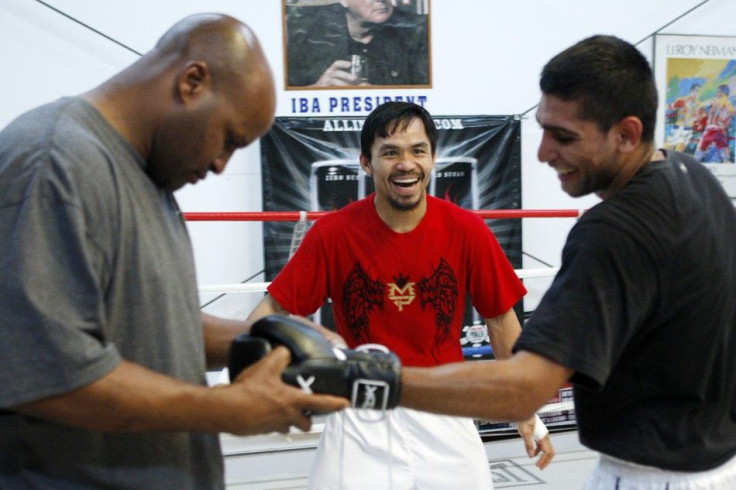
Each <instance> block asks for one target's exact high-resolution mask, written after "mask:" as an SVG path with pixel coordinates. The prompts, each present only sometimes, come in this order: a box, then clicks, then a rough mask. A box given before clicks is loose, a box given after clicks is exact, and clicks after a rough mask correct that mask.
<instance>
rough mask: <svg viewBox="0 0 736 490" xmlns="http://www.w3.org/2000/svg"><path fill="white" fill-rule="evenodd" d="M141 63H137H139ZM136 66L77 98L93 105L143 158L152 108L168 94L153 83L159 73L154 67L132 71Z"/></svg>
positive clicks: (153, 123) (147, 149)
mask: <svg viewBox="0 0 736 490" xmlns="http://www.w3.org/2000/svg"><path fill="white" fill-rule="evenodd" d="M141 61H142V60H139V62H141ZM137 65H138V63H136V64H134V65H132V66H131V67H129V68H128V69H126V70H124V71H122V72H120V73H118V74H117V75H115V76H114V77H112V78H110V79H109V80H107V81H106V82H104V83H103V84H101V85H99V86H98V87H96V88H94V89H92V90H90V91H88V92H85V93H83V94H81V95H80V97H81V98H83V99H85V100H87V101H88V102H89V103H91V104H92V105H94V106H95V107H96V108H97V110H98V111H99V112H100V113H101V114H102V116H103V117H104V118H105V119H106V120H107V122H108V123H109V124H110V125H111V126H112V127H113V128H114V129H115V130H116V131H117V132H118V133H120V135H121V136H122V137H123V139H125V140H126V141H128V143H130V144H131V145H132V146H133V147H134V148H135V149H136V150H138V152H139V153H140V154H141V155H142V156H143V158H147V156H148V154H149V152H150V148H151V135H152V134H153V132H154V128H155V127H156V124H157V123H158V121H157V120H156V117H157V116H155V115H156V114H160V113H161V112H160V111H158V110H157V109H156V108H157V107H160V104H161V103H162V101H166V100H167V98H168V97H170V95H169V94H167V93H164V92H163V91H162V90H163V89H165V87H163V86H162V84H160V83H155V79H156V78H157V77H158V76H159V75H160V73H161V72H160V71H159V70H157V69H156V68H157V67H155V66H145V67H144V68H146V69H136V68H134V67H136V66H137Z"/></svg>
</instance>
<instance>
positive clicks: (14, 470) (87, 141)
mask: <svg viewBox="0 0 736 490" xmlns="http://www.w3.org/2000/svg"><path fill="white" fill-rule="evenodd" d="M145 166H146V162H145V161H144V160H143V159H142V157H141V156H140V154H139V153H138V152H137V151H136V150H135V149H134V148H133V147H132V146H131V145H129V144H128V143H127V142H126V141H125V140H123V139H122V138H121V136H120V135H119V134H118V133H117V132H116V131H115V130H114V129H113V128H112V127H111V126H110V125H109V124H108V123H107V122H106V121H105V119H104V118H103V117H102V116H101V114H99V113H98V112H97V111H96V110H95V108H94V107H93V106H92V105H90V104H89V103H87V102H85V101H83V100H82V99H79V98H64V99H61V100H59V101H56V102H54V103H51V104H48V105H45V106H42V107H39V108H37V109H34V110H32V111H30V112H28V113H26V114H24V115H22V116H20V117H19V118H18V119H16V120H15V121H13V122H12V123H11V124H10V125H9V126H8V127H7V128H5V129H4V130H3V131H2V132H1V133H0V277H2V280H1V281H0V386H1V387H2V389H0V409H7V408H9V407H12V406H15V405H18V404H21V403H25V402H30V401H34V400H38V399H41V398H45V397H49V396H53V395H57V394H62V393H65V392H68V391H70V390H74V389H77V388H80V387H82V386H85V385H87V384H90V383H91V382H93V381H95V380H97V379H99V378H101V377H102V376H104V375H106V374H107V373H109V372H110V371H111V370H112V369H114V368H115V367H116V366H117V364H118V363H119V362H120V360H121V358H124V359H126V360H129V361H132V362H135V363H138V364H141V365H143V366H145V367H147V368H150V369H152V370H154V371H158V372H161V373H164V374H167V375H170V376H173V377H176V378H178V379H181V380H184V381H188V382H191V383H198V384H205V371H206V366H205V357H204V346H203V336H202V323H201V313H200V311H199V306H198V298H197V290H196V278H195V272H194V261H193V256H192V250H191V244H190V241H189V236H188V234H187V230H186V226H185V224H184V221H183V219H182V217H181V215H180V212H179V209H178V207H177V204H176V201H175V200H174V197H173V195H172V194H171V193H168V192H165V191H163V190H161V189H159V188H158V187H156V186H155V185H154V184H153V182H152V181H151V180H150V179H149V178H148V176H147V174H146V173H145ZM223 486H224V483H223V468H222V456H221V452H220V446H219V441H218V436H217V434H191V433H143V434H109V433H101V432H96V431H87V430H81V429H76V428H70V427H64V426H60V425H57V424H54V423H50V422H46V421H41V420H36V419H32V418H29V417H24V416H20V415H15V414H12V413H9V412H1V413H0V488H3V489H7V488H31V487H33V488H74V489H79V488H130V489H141V488H146V489H157V488H166V489H169V488H176V489H185V488H191V489H204V488H223Z"/></svg>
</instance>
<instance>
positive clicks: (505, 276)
mask: <svg viewBox="0 0 736 490" xmlns="http://www.w3.org/2000/svg"><path fill="white" fill-rule="evenodd" d="M473 218H474V219H477V224H476V228H475V230H474V231H473V232H472V233H471V235H470V240H469V243H470V244H471V246H470V252H469V254H468V263H467V264H466V267H467V270H469V271H470V273H469V274H468V277H469V279H468V281H469V282H468V291H469V292H470V297H471V298H472V300H473V306H474V307H475V309H476V310H478V313H480V314H481V315H482V316H483V317H484V318H494V317H497V316H498V315H500V314H502V313H505V312H506V311H508V310H509V309H510V308H513V306H514V305H515V304H516V303H518V302H519V300H521V299H522V298H523V297H524V295H525V294H526V288H525V287H524V284H523V283H522V282H521V280H520V279H519V276H517V275H516V271H514V268H513V266H512V265H511V262H509V260H508V258H507V257H506V254H505V253H504V251H503V249H502V248H501V245H500V244H499V243H498V240H497V239H496V237H495V235H494V234H493V232H492V231H491V230H490V228H488V226H487V225H486V224H485V222H484V221H483V220H482V219H480V218H479V217H477V216H473Z"/></svg>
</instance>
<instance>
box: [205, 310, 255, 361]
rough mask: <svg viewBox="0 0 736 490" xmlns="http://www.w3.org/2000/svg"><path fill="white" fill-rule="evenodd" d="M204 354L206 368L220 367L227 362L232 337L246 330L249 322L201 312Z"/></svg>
mask: <svg viewBox="0 0 736 490" xmlns="http://www.w3.org/2000/svg"><path fill="white" fill-rule="evenodd" d="M202 328H203V331H204V344H205V354H206V356H207V368H208V369H220V368H222V367H224V366H225V365H226V364H227V355H228V352H229V350H230V344H231V343H232V341H233V339H234V338H235V337H237V336H238V335H240V334H241V333H243V332H246V331H248V328H249V324H248V323H247V322H244V321H240V320H230V319H226V318H219V317H215V316H212V315H208V314H206V313H203V314H202Z"/></svg>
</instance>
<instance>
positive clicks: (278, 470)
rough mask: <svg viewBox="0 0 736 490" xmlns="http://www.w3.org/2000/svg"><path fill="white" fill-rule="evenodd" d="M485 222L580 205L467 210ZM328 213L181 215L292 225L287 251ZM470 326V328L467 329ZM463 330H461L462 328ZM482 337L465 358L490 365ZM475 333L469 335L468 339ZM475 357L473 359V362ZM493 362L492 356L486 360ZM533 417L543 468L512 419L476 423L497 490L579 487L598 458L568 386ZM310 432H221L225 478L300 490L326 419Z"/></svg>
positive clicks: (249, 290)
mask: <svg viewBox="0 0 736 490" xmlns="http://www.w3.org/2000/svg"><path fill="white" fill-rule="evenodd" d="M471 212H473V213H476V214H478V215H479V216H480V217H481V218H483V219H486V220H494V219H522V218H578V217H579V216H580V215H581V214H582V213H583V212H584V210H581V209H550V210H522V209H506V210H471ZM328 213H329V212H326V211H264V212H186V213H182V214H183V217H184V218H185V219H186V220H187V221H188V222H197V221H221V222H222V221H233V222H237V221H261V222H263V221H291V222H295V226H294V232H293V236H292V254H293V252H294V251H295V249H296V248H298V246H299V244H300V242H301V238H302V237H303V235H304V234H305V233H306V231H307V228H308V222H310V221H314V220H317V219H319V218H321V217H322V216H324V215H326V214H328ZM558 270H559V269H558V268H557V267H542V268H525V269H517V270H516V274H517V275H518V276H519V278H521V279H523V280H527V279H535V278H551V277H553V276H554V275H555V274H556V273H557V271H558ZM269 284H270V283H268V282H248V283H235V284H204V285H199V288H198V289H199V293H200V295H211V294H217V295H232V294H237V295H240V294H263V293H264V292H265V291H266V289H267V287H268V285H269ZM471 330H472V328H471ZM464 331H465V329H464ZM482 331H483V332H484V333H481V335H485V336H486V342H485V343H484V344H483V345H481V344H479V343H477V342H476V343H472V342H467V341H466V340H465V339H466V337H464V340H463V342H464V345H463V347H462V348H463V354H464V356H465V358H466V361H468V362H489V361H487V360H486V358H487V357H488V356H489V355H491V356H492V351H491V348H490V345H488V343H487V332H485V328H483V329H482ZM471 335H473V336H475V337H476V340H478V339H477V336H478V330H475V333H473V334H471V332H467V338H470V336H471ZM476 358H477V359H478V360H475V359H476ZM490 362H492V361H490ZM223 379H226V378H224V374H223V373H208V380H209V381H210V383H211V384H214V383H217V382H221V381H222V380H223ZM538 414H539V416H540V417H541V418H542V419H543V420H544V422H545V424H546V425H547V426H548V428H549V430H550V432H551V433H552V437H553V442H554V444H555V446H556V451H557V456H556V457H555V460H554V461H553V463H552V464H551V465H550V467H548V468H547V469H546V470H545V471H544V472H540V471H539V470H538V469H537V468H536V467H534V464H533V463H534V460H532V459H530V458H528V457H527V456H526V454H525V452H524V451H523V446H522V443H521V440H520V438H519V437H518V434H517V433H516V429H515V426H514V425H513V424H509V423H505V422H495V421H485V420H476V426H477V427H478V431H479V434H480V435H481V438H482V439H483V441H484V444H485V447H486V451H487V454H488V458H489V465H490V466H491V469H492V472H493V477H494V486H495V488H497V489H498V488H511V487H519V486H523V487H527V486H529V487H531V488H533V489H558V488H559V489H567V488H579V487H580V486H582V482H583V481H584V478H585V477H587V474H588V473H589V472H590V469H592V467H593V465H594V464H595V463H596V462H597V454H596V453H594V452H593V451H590V450H588V449H587V448H584V447H582V446H581V445H580V443H579V442H578V438H577V430H576V422H575V411H574V406H573V402H572V388H570V387H566V388H564V389H562V390H560V392H559V396H558V397H556V398H553V399H551V400H550V401H549V403H548V404H546V405H545V406H544V407H542V408H541V409H540V410H539V412H538ZM313 422H314V423H313V426H312V429H311V430H310V431H309V432H301V431H298V430H293V431H292V432H291V433H289V434H288V435H282V434H275V433H274V434H266V435H259V436H248V437H237V436H233V435H229V434H223V435H222V436H221V441H222V447H223V455H224V460H225V469H226V483H227V488H228V489H229V490H234V489H243V490H244V489H251V490H253V489H301V488H305V485H306V481H307V475H308V473H309V469H310V467H311V462H312V459H313V457H314V451H315V449H316V446H317V442H318V440H319V437H320V434H321V432H322V430H323V427H324V419H323V418H322V417H319V416H317V417H315V418H314V420H313Z"/></svg>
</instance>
